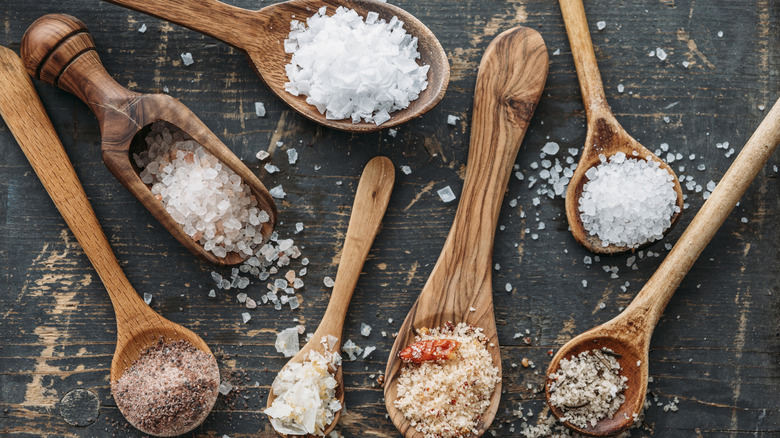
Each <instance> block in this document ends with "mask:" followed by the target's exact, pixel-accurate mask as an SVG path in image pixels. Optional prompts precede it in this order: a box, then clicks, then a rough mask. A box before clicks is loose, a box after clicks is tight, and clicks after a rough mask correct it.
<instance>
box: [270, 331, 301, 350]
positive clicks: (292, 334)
mask: <svg viewBox="0 0 780 438" xmlns="http://www.w3.org/2000/svg"><path fill="white" fill-rule="evenodd" d="M274 346H275V347H276V351H277V352H278V353H282V354H283V355H284V357H293V356H295V354H296V353H298V351H299V350H300V349H301V347H300V344H299V340H298V328H297V327H291V328H286V329H284V330H282V331H280V332H279V334H277V335H276V342H275V343H274Z"/></svg>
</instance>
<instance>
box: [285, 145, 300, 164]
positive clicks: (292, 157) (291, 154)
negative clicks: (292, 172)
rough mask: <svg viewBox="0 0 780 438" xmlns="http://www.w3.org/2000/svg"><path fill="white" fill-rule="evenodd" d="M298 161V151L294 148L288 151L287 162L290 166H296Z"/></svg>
mask: <svg viewBox="0 0 780 438" xmlns="http://www.w3.org/2000/svg"><path fill="white" fill-rule="evenodd" d="M296 161H298V151H296V150H295V149H294V148H291V149H287V162H288V163H290V164H295V162H296Z"/></svg>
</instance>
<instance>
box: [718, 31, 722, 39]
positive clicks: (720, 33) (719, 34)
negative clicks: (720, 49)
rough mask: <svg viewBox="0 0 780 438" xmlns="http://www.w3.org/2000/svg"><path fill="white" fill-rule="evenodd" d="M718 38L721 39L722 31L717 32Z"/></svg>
mask: <svg viewBox="0 0 780 438" xmlns="http://www.w3.org/2000/svg"><path fill="white" fill-rule="evenodd" d="M718 38H723V31H722V30H719V31H718Z"/></svg>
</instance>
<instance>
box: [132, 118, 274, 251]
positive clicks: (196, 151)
mask: <svg viewBox="0 0 780 438" xmlns="http://www.w3.org/2000/svg"><path fill="white" fill-rule="evenodd" d="M146 144H147V145H148V148H147V149H146V150H145V151H142V152H141V153H138V154H133V158H134V160H135V163H136V165H137V166H138V167H139V168H141V169H142V170H141V172H140V177H141V181H143V182H144V184H147V185H149V186H150V190H151V192H152V194H153V195H154V196H155V198H157V200H158V201H160V202H161V203H162V204H163V207H164V208H165V210H166V211H167V212H168V214H170V215H171V218H172V219H173V220H174V221H176V223H178V224H179V225H181V227H182V229H183V230H184V232H185V233H187V235H188V236H190V237H191V238H192V239H193V240H195V241H197V242H198V243H200V244H201V245H203V248H204V249H205V250H206V251H211V252H212V253H213V254H214V255H216V256H217V257H225V256H226V255H227V253H229V252H237V253H239V254H240V255H241V256H250V255H252V253H253V248H254V247H256V246H257V245H259V244H261V243H262V242H263V235H262V234H261V230H262V227H263V224H264V223H266V222H268V218H267V217H268V214H267V213H266V212H265V211H263V210H260V209H259V208H258V207H257V200H256V199H255V197H254V195H252V193H251V190H250V188H249V186H248V185H246V184H244V182H243V180H242V179H241V177H240V176H238V175H237V174H236V173H235V172H233V170H232V169H230V168H228V167H227V166H224V165H223V164H222V163H221V162H220V161H219V160H218V159H217V158H216V157H215V156H213V155H212V154H211V153H210V152H208V151H207V150H206V149H205V148H204V147H203V146H201V145H200V144H199V143H197V142H196V141H195V140H193V139H191V138H190V137H189V136H188V135H187V134H186V133H185V132H183V131H181V130H179V129H178V128H176V127H175V126H173V125H171V124H169V123H166V122H162V121H160V122H155V123H153V124H152V126H151V130H150V131H149V134H148V135H147V136H146ZM261 215H264V217H266V219H265V220H257V218H259V217H260V216H261Z"/></svg>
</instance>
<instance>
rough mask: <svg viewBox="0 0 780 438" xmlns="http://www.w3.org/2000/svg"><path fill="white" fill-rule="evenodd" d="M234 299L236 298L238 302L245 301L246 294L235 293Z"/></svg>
mask: <svg viewBox="0 0 780 438" xmlns="http://www.w3.org/2000/svg"><path fill="white" fill-rule="evenodd" d="M236 299H237V300H238V302H239V303H243V302H246V294H245V293H243V292H241V293H239V294H237V295H236Z"/></svg>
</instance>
